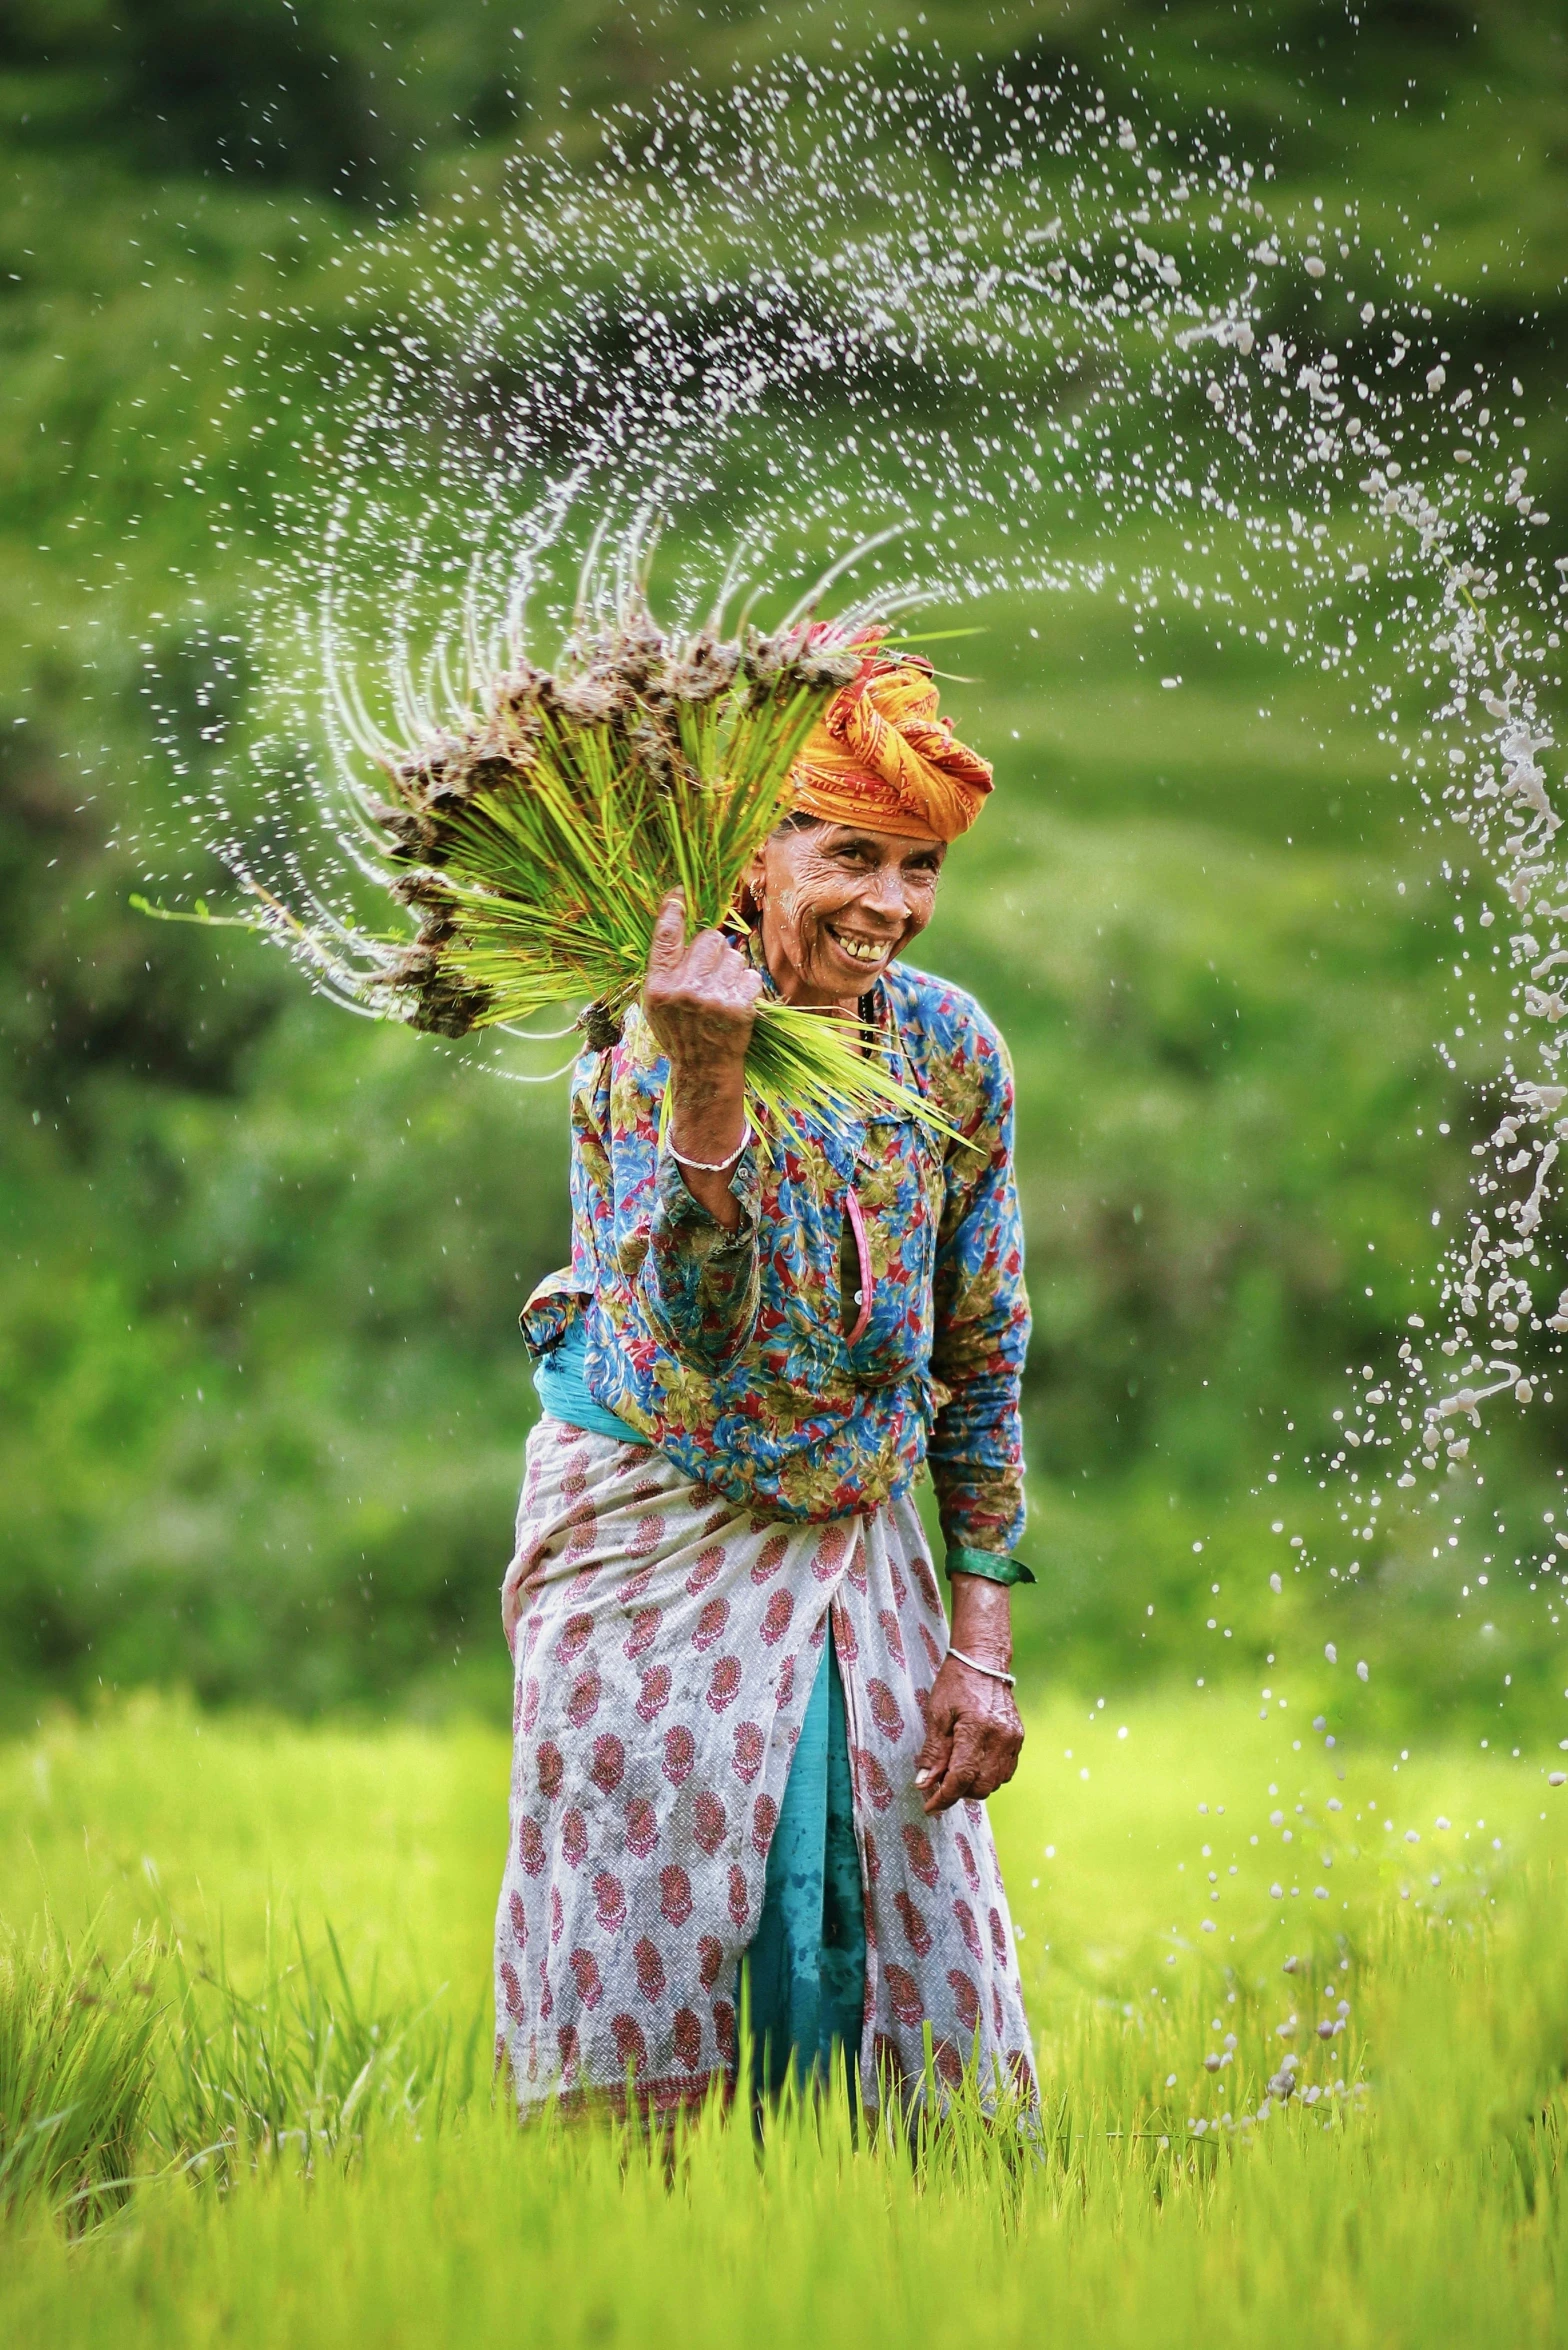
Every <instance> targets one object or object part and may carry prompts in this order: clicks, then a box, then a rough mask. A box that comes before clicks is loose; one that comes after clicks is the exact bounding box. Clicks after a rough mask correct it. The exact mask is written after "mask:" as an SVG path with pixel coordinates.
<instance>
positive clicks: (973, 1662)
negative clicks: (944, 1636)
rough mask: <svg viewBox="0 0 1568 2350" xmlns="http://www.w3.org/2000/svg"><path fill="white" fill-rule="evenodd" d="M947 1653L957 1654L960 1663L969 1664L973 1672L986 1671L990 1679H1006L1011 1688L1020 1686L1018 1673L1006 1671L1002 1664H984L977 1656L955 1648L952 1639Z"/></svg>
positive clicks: (950, 1654)
mask: <svg viewBox="0 0 1568 2350" xmlns="http://www.w3.org/2000/svg"><path fill="white" fill-rule="evenodd" d="M947 1653H948V1655H949V1656H956V1657H957V1659H958V1661H959V1663H960V1664H961V1665H967V1666H968V1667H969V1669H970V1671H971V1672H974V1673H984V1674H985V1675H986V1678H987V1679H988V1680H991V1681H1005V1682H1006V1683H1007V1686H1008V1688H1009V1689H1016V1688H1017V1686H1018V1676H1017V1674H1016V1673H1004V1672H1003V1670H1002V1668H1001V1666H1000V1665H983V1664H982V1663H981V1662H980V1659H979V1658H978V1657H977V1656H965V1654H964V1652H963V1650H962V1649H961V1648H955V1647H954V1646H953V1645H952V1642H951V1641H949V1643H948V1649H947Z"/></svg>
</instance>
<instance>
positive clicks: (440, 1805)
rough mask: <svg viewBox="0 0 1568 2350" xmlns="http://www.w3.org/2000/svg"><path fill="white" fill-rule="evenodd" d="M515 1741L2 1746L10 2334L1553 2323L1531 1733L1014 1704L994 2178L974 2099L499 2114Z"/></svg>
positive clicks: (1554, 2192) (153, 1718)
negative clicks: (630, 2113) (1369, 1744)
mask: <svg viewBox="0 0 1568 2350" xmlns="http://www.w3.org/2000/svg"><path fill="white" fill-rule="evenodd" d="M1091 1712H1092V1717H1093V1718H1092V1719H1091ZM1124 1730H1125V1733H1126V1734H1125V1736H1124V1735H1122V1733H1123V1731H1124ZM1298 1733H1299V1743H1297V1735H1298ZM1069 1750H1070V1752H1069ZM506 1767H507V1754H506V1746H505V1741H504V1738H503V1737H502V1736H500V1735H498V1734H496V1733H495V1732H493V1731H491V1730H489V1729H483V1728H479V1727H477V1726H474V1727H463V1726H452V1725H448V1726H445V1727H441V1728H432V1729H422V1728H418V1727H414V1726H406V1725H405V1726H399V1727H393V1728H389V1729H387V1730H385V1731H369V1730H359V1729H353V1728H346V1727H342V1726H337V1727H323V1728H314V1729H311V1728H301V1727H299V1726H296V1725H291V1724H284V1723H282V1722H280V1721H276V1720H269V1719H265V1718H259V1717H258V1718H252V1719H249V1720H246V1719H243V1718H239V1717H234V1716H229V1717H225V1718H223V1719H221V1720H215V1719H212V1718H210V1717H203V1716H201V1715H199V1714H197V1713H195V1712H192V1711H189V1710H186V1709H183V1708H181V1707H180V1706H178V1705H177V1704H174V1703H171V1702H169V1701H166V1700H162V1699H159V1700H147V1701H144V1702H138V1703H134V1704H130V1705H127V1706H125V1707H123V1708H122V1709H120V1710H116V1711H112V1712H109V1713H107V1714H106V1715H105V1716H104V1717H103V1718H102V1719H101V1720H98V1721H96V1722H91V1723H83V1722H82V1721H80V1720H78V1719H71V1718H66V1717H63V1716H62V1718H61V1719H60V1721H59V1722H58V1723H56V1724H54V1725H52V1726H46V1727H45V1728H43V1729H42V1730H40V1731H39V1732H38V1733H37V1734H36V1735H34V1736H32V1737H30V1738H28V1739H25V1740H19V1741H17V1742H15V1743H13V1744H12V1745H10V1746H8V1747H7V1748H5V1749H4V1750H3V1752H0V1917H3V1920H4V1924H5V1928H6V1932H7V1936H8V1939H7V1941H6V1943H5V1945H4V1948H3V1952H0V2097H3V2100H4V2105H3V2108H0V2133H3V2135H0V2198H4V2199H6V2201H7V2203H8V2207H9V2209H8V2217H7V2219H6V2220H5V2222H4V2223H3V2224H0V2341H4V2342H6V2343H16V2344H27V2345H32V2344H44V2343H47V2344H49V2345H51V2346H59V2350H65V2346H67V2345H75V2344H83V2345H87V2344H99V2343H110V2342H113V2343H114V2344H116V2345H127V2344H142V2343H146V2344H153V2343H156V2344H159V2345H165V2344H168V2345H174V2344H181V2345H183V2344H187V2343H189V2344H196V2343H201V2344H206V2343H217V2342H223V2343H232V2344H251V2343H256V2344H262V2343H266V2344H273V2343H280V2342H288V2343H291V2344H301V2345H304V2344H313V2343H317V2342H321V2343H327V2342H332V2343H343V2342H350V2343H360V2342H376V2343H382V2342H384V2343H397V2344H402V2343H410V2344H413V2343H425V2342H439V2343H445V2342H448V2341H450V2342H452V2343H454V2344H455V2343H464V2344H468V2343H480V2342H490V2341H503V2340H504V2341H508V2342H511V2341H527V2342H529V2343H534V2342H539V2343H556V2342H560V2343H575V2342H605V2341H619V2340H624V2341H627V2342H633V2341H635V2342H637V2343H639V2344H643V2343H647V2344H661V2343H665V2342H668V2343H670V2344H680V2345H682V2346H686V2345H696V2344H702V2343H707V2342H719V2341H726V2342H727V2341H731V2340H735V2339H743V2340H745V2341H748V2342H769V2343H771V2342H781V2343H783V2342H787V2343H795V2342H800V2343H811V2344H813V2345H815V2344H819V2343H821V2342H823V2341H828V2340H831V2341H835V2342H836V2341H839V2340H843V2341H846V2342H848V2341H854V2342H882V2341H886V2342H888V2343H895V2342H896V2343H898V2344H900V2345H907V2344H910V2343H919V2342H921V2341H925V2340H928V2339H931V2338H933V2337H935V2338H938V2339H940V2340H941V2341H942V2342H943V2343H950V2342H970V2341H973V2342H975V2343H982V2342H1009V2343H1010V2342H1015V2341H1016V2342H1034V2341H1040V2342H1057V2341H1064V2340H1068V2339H1072V2340H1076V2341H1083V2342H1093V2343H1105V2344H1121V2343H1127V2344H1133V2343H1138V2344H1142V2343H1146V2342H1147V2343H1151V2344H1152V2343H1161V2344H1170V2343H1175V2342H1181V2343H1186V2342H1198V2341H1200V2340H1201V2341H1203V2342H1205V2343H1215V2342H1232V2341H1235V2342H1242V2341H1246V2342H1248V2343H1252V2342H1273V2343H1282V2344H1283V2343H1296V2342H1302V2343H1307V2342H1311V2343H1313V2344H1334V2345H1348V2346H1354V2345H1360V2344H1367V2345H1372V2344H1378V2345H1384V2344H1396V2343H1406V2342H1408V2343H1412V2344H1415V2343H1421V2344H1423V2345H1429V2344H1435V2343H1445V2342H1481V2341H1485V2342H1487V2343H1497V2342H1547V2341H1555V2340H1557V2339H1559V2338H1561V2337H1562V2335H1563V2334H1564V2333H1565V2331H1568V2323H1565V2319H1564V2316H1563V2314H1562V2312H1561V2308H1560V2304H1559V2295H1558V2274H1559V2265H1560V2262H1561V2260H1562V2259H1563V2257H1564V2254H1565V2253H1568V2214H1565V2212H1564V2208H1563V2193H1562V2179H1561V2145H1562V2135H1563V2128H1564V2121H1565V2116H1568V2099H1565V2093H1564V2078H1565V2074H1568V1932H1565V1928H1568V1870H1565V1866H1564V1834H1565V1827H1568V1809H1565V1808H1564V1805H1565V1801H1568V1798H1565V1795H1564V1794H1563V1793H1562V1792H1560V1791H1557V1790H1554V1789H1552V1788H1551V1786H1550V1782H1549V1777H1548V1769H1547V1765H1546V1763H1544V1762H1543V1761H1541V1759H1540V1757H1539V1755H1538V1754H1536V1755H1531V1754H1528V1753H1527V1754H1526V1755H1525V1756H1523V1757H1521V1758H1515V1757H1514V1756H1513V1755H1512V1754H1511V1753H1510V1752H1508V1751H1506V1750H1502V1751H1489V1752H1484V1753H1483V1752H1482V1751H1481V1750H1480V1748H1479V1746H1474V1747H1472V1748H1470V1749H1469V1750H1468V1751H1467V1752H1464V1753H1461V1752H1460V1751H1458V1750H1448V1751H1443V1750H1437V1751H1432V1752H1419V1751H1416V1752H1411V1753H1409V1754H1408V1755H1406V1756H1404V1757H1401V1756H1400V1755H1399V1754H1398V1753H1397V1752H1396V1751H1387V1752H1381V1753H1379V1752H1373V1751H1370V1750H1367V1749H1358V1748H1357V1747H1356V1746H1355V1744H1354V1743H1352V1744H1351V1745H1349V1746H1347V1747H1342V1748H1337V1749H1334V1750H1332V1751H1330V1750H1329V1749H1328V1748H1327V1747H1326V1746H1325V1745H1324V1744H1323V1742H1322V1740H1321V1739H1320V1738H1319V1737H1317V1736H1314V1735H1312V1734H1311V1733H1310V1732H1309V1731H1308V1729H1307V1725H1306V1723H1305V1722H1304V1721H1303V1722H1299V1723H1296V1722H1292V1721H1291V1718H1290V1715H1289V1713H1288V1711H1287V1712H1286V1713H1284V1714H1281V1713H1280V1712H1279V1711H1278V1710H1277V1707H1275V1708H1263V1707H1260V1705H1259V1703H1258V1699H1257V1696H1256V1694H1255V1693H1254V1692H1250V1691H1249V1692H1247V1693H1245V1694H1243V1693H1242V1692H1241V1691H1239V1690H1237V1691H1234V1692H1231V1693H1218V1692H1215V1691H1209V1692H1208V1693H1206V1694H1205V1695H1201V1696H1200V1695H1191V1694H1186V1695H1179V1696H1178V1695H1174V1694H1168V1695H1165V1696H1159V1697H1148V1698H1142V1699H1139V1700H1137V1701H1136V1702H1135V1703H1134V1704H1132V1705H1131V1706H1130V1707H1129V1708H1128V1709H1126V1710H1124V1711H1122V1712H1121V1713H1118V1712H1117V1711H1116V1710H1115V1706H1114V1701H1113V1704H1112V1706H1110V1707H1108V1708H1106V1709H1104V1710H1102V1709H1100V1708H1099V1707H1094V1708H1092V1709H1091V1707H1090V1706H1089V1704H1088V1703H1087V1701H1085V1702H1076V1703H1069V1702H1067V1701H1064V1700H1055V1699H1052V1698H1049V1697H1045V1698H1042V1699H1041V1701H1040V1702H1038V1703H1037V1704H1036V1705H1035V1706H1034V1708H1033V1710H1032V1734H1031V1738H1030V1743H1029V1746H1028V1748H1027V1749H1026V1761H1025V1765H1024V1768H1023V1771H1022V1773H1021V1776H1020V1778H1019V1780H1018V1781H1017V1783H1016V1784H1015V1785H1014V1786H1013V1787H1012V1788H1010V1789H1009V1790H1007V1791H1006V1792H1005V1794H1004V1795H1003V1796H1002V1797H1001V1798H999V1799H998V1801H997V1802H996V1804H995V1806H994V1809H995V1815H996V1821H997V1828H998V1833H999V1836H1000V1839H1001V1843H1002V1846H1003V1854H1004V1859H1005V1861H1006V1864H1007V1867H1008V1871H1009V1877H1010V1883H1011V1887H1012V1893H1013V1900H1014V1914H1015V1920H1016V1923H1017V1926H1018V1928H1019V1930H1020V1933H1021V1937H1022V1941H1021V1958H1022V1962H1023V1968H1024V1976H1025V1982H1026V1985H1027V1987H1028V1990H1029V1993H1030V1997H1031V2001H1032V2006H1033V2013H1034V2019H1035V2026H1036V2032H1037V2038H1038V2046H1039V2056H1040V2062H1041V2071H1042V2076H1043V2085H1044V2092H1045V2101H1046V2132H1047V2137H1046V2147H1045V2152H1044V2155H1043V2158H1042V2159H1041V2160H1039V2161H1038V2162H1037V2163H1034V2164H1026V2165H1023V2166H1020V2165H1019V2164H1018V2163H1017V2161H1016V2159H1009V2149H1008V2147H1007V2145H1006V2143H1005V2142H1002V2141H999V2140H997V2139H996V2138H994V2137H993V2138H991V2139H988V2138H987V2137H986V2135H985V2133H984V2132H983V2131H981V2130H979V2129H978V2128H976V2127H975V2126H974V2125H973V2124H972V2123H970V2122H968V2121H966V2120H964V2119H963V2118H960V2119H959V2120H958V2121H956V2122H955V2123H954V2124H953V2125H952V2126H951V2127H950V2128H948V2129H947V2130H945V2131H944V2132H942V2133H940V2134H939V2135H937V2136H936V2137H935V2138H934V2139H933V2140H932V2141H931V2142H930V2143H928V2144H927V2145H925V2146H924V2147H922V2148H914V2149H911V2148H910V2147H908V2146H905V2145H901V2144H896V2143H893V2142H892V2141H891V2140H890V2139H888V2138H887V2137H886V2136H884V2138H883V2139H882V2140H881V2142H880V2143H877V2144H872V2145H862V2146H861V2147H859V2148H856V2147H855V2146H853V2145H852V2144H851V2142H850V2139H849V2135H848V2131H847V2127H846V2126H845V2125H844V2124H843V2123H842V2122H840V2121H838V2120H837V2119H834V2118H828V2119H826V2120H823V2119H818V2120H815V2121H811V2120H804V2119H801V2118H800V2117H798V2116H797V2117H794V2118H792V2119H785V2120H782V2121H780V2122H779V2123H777V2124H776V2125H775V2126H773V2127H772V2128H771V2130H770V2131H769V2133H768V2135H767V2138H766V2142H765V2144H764V2145H763V2147H762V2149H761V2150H760V2152H759V2151H758V2149H757V2148H756V2147H755V2146H754V2144H753V2141H752V2138H751V2135H750V2133H749V2131H748V2130H747V2129H745V2128H744V2127H736V2126H733V2125H731V2124H726V2123H724V2122H723V2121H722V2120H721V2119H720V2118H719V2117H718V2116H713V2117H711V2118H710V2119H709V2120H707V2121H705V2122H704V2123H703V2124H702V2125H700V2126H699V2127H697V2128H696V2129H694V2131H693V2132H692V2134H691V2135H690V2137H689V2139H688V2140H687V2141H686V2142H685V2143H684V2144H683V2146H682V2147H681V2148H680V2149H679V2151H678V2152H677V2154H676V2155H675V2156H674V2157H673V2158H669V2159H665V2158H653V2159H650V2158H649V2156H648V2155H647V2153H646V2152H645V2151H642V2150H640V2149H638V2148H637V2147H636V2146H633V2145H631V2144H629V2143H627V2142H625V2141H624V2140H622V2139H618V2138H617V2137H616V2136H615V2135H614V2134H613V2133H611V2132H610V2131H609V2130H605V2131H603V2132H595V2131H589V2130H581V2129H579V2130H576V2131H573V2132H570V2133H567V2132H564V2131H556V2130H554V2129H551V2128H544V2129H535V2130H532V2131H530V2132H528V2133H519V2132H518V2131H517V2130H516V2129H515V2128H514V2127H513V2125H512V2124H511V2123H510V2122H509V2121H508V2120H507V2118H506V2117H505V2115H504V2114H501V2113H498V2112H496V2111H495V2110H494V2109H493V2108H492V2106H491V2103H490V2098H489V2092H488V2047H489V2017H488V2009H487V1983H486V1977H487V1970H488V1938H489V1927H490V1916H491V1908H492V1903H493V1898H494V1888H495V1882H496V1876H497V1870H498V1866H499V1859H500V1845H501V1839H502V1835H503V1832H504V1830H503V1819H504V1804H505V1790H506ZM1335 1805H1337V1806H1338V1807H1339V1808H1338V1809H1335V1808H1333V1807H1334V1806H1335ZM1205 1806H1207V1809H1204V1808H1203V1807H1205ZM1271 1814H1272V1815H1277V1817H1273V1818H1271ZM1211 1872H1212V1877H1213V1881H1212V1883H1211ZM1271 1888H1277V1889H1278V1890H1277V1892H1276V1891H1273V1890H1271ZM1216 1897H1217V1898H1216ZM66 1943H68V1944H69V1946H70V1956H69V1960H67V1958H66V1956H65V1952H64V1945H65V1944H66ZM1287 1962H1289V1963H1287ZM1336 2027H1337V2028H1336ZM1292 2058H1293V2059H1294V2062H1293V2063H1292V2062H1290V2061H1288V2060H1289V2059H1292ZM30 2067H31V2068H32V2069H31V2070H29V2068H30ZM73 2067H74V2070H73V2069H72V2068H73ZM1285 2074H1289V2075H1291V2076H1292V2077H1293V2082H1294V2089H1293V2093H1292V2094H1290V2095H1288V2096H1283V2095H1282V2094H1281V2086H1282V2080H1283V2076H1284V2075H1285ZM1271 2080H1272V2082H1273V2084H1274V2085H1273V2087H1272V2088H1271V2087H1270V2085H1269V2084H1270V2082H1271ZM116 2098H118V2100H119V2103H118V2106H117V2108H116V2107H115V2099H116ZM89 2108H92V2109H93V2111H95V2112H97V2113H98V2115H99V2117H100V2120H103V2127H102V2129H101V2130H100V2132H99V2137H100V2140H101V2143H100V2144H99V2145H98V2146H97V2148H96V2150H95V2148H94V2145H93V2143H92V2131H91V2129H90V2128H88V2126H87V2115H88V2109H89ZM111 2108H113V2109H114V2110H113V2111H111ZM22 2109H25V2110H22ZM105 2116H107V2117H108V2118H107V2119H106V2120H104V2118H103V2117H105ZM73 2131H74V2132H75V2133H76V2135H75V2136H74V2137H73V2135H72V2133H73ZM193 2156H195V2157H197V2159H195V2160H194V2161H193V2160H192V2157H193ZM125 2176H134V2177H135V2179H136V2184H135V2185H134V2186H133V2187H132V2188H130V2190H129V2191H128V2192H127V2191H126V2190H125V2189H123V2188H119V2187H116V2186H115V2185H113V2183H112V2182H113V2181H114V2180H116V2179H118V2178H121V2177H125Z"/></svg>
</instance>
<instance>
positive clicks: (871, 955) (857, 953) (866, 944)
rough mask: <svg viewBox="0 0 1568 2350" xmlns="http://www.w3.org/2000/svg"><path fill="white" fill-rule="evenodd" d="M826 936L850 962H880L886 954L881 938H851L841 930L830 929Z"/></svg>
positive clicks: (884, 943) (885, 946)
mask: <svg viewBox="0 0 1568 2350" xmlns="http://www.w3.org/2000/svg"><path fill="white" fill-rule="evenodd" d="M828 936H829V938H830V939H831V940H832V941H833V944H834V945H835V946H836V947H839V948H841V949H842V951H843V952H844V953H845V954H846V955H848V957H849V959H850V961H851V962H852V963H880V962H882V961H883V959H884V958H885V956H886V954H887V945H886V942H885V941H884V940H881V939H875V938H852V937H851V936H850V935H849V934H848V932H846V931H843V930H830V931H829V932H828Z"/></svg>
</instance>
